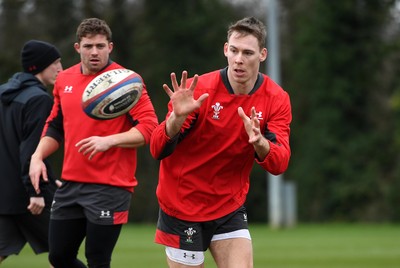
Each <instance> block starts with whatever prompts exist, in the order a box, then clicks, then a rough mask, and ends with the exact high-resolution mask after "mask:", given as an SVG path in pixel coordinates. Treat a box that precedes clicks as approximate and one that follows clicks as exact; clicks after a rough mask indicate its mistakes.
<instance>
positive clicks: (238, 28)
mask: <svg viewBox="0 0 400 268" xmlns="http://www.w3.org/2000/svg"><path fill="white" fill-rule="evenodd" d="M233 32H238V33H239V34H240V35H249V34H250V35H253V36H255V37H256V38H257V40H258V45H259V46H260V49H262V48H264V47H265V39H266V38H267V30H266V29H265V26H264V24H263V23H262V22H261V21H260V20H258V19H256V18H254V17H247V18H244V19H241V20H238V21H237V22H235V23H234V24H231V25H230V26H229V29H228V41H229V38H230V37H231V35H232V34H233Z"/></svg>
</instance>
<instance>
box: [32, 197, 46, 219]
mask: <svg viewBox="0 0 400 268" xmlns="http://www.w3.org/2000/svg"><path fill="white" fill-rule="evenodd" d="M44 206H45V203H44V198H43V197H31V198H30V200H29V206H28V210H29V211H30V212H31V213H32V215H39V214H40V213H42V211H43V208H44Z"/></svg>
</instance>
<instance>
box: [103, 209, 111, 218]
mask: <svg viewBox="0 0 400 268" xmlns="http://www.w3.org/2000/svg"><path fill="white" fill-rule="evenodd" d="M110 217H111V212H110V211H109V210H102V211H100V218H110Z"/></svg>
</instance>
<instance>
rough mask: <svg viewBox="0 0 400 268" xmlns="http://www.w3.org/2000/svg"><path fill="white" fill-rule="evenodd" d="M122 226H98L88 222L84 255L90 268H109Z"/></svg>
mask: <svg viewBox="0 0 400 268" xmlns="http://www.w3.org/2000/svg"><path fill="white" fill-rule="evenodd" d="M121 227H122V224H117V225H99V224H94V223H91V222H89V221H88V224H87V231H86V246H85V255H86V258H87V261H88V265H89V267H90V268H109V267H110V264H111V256H112V253H113V250H114V247H115V244H116V243H117V240H118V237H119V235H120V233H121Z"/></svg>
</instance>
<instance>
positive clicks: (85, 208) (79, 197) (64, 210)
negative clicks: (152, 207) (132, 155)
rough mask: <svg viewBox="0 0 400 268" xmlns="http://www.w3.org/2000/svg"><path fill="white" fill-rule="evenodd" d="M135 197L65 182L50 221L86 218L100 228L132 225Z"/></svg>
mask: <svg viewBox="0 0 400 268" xmlns="http://www.w3.org/2000/svg"><path fill="white" fill-rule="evenodd" d="M131 197H132V193H131V192H129V191H128V190H126V189H123V188H119V187H115V186H110V185H104V184H92V183H78V182H69V181H64V182H63V185H62V186H61V187H60V188H58V189H57V191H56V193H55V194H54V201H53V204H52V207H51V216H50V218H51V219H52V220H71V219H81V218H86V219H87V220H88V221H90V222H91V223H94V224H100V225H114V224H124V223H127V222H128V212H129V206H130V203H131Z"/></svg>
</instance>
